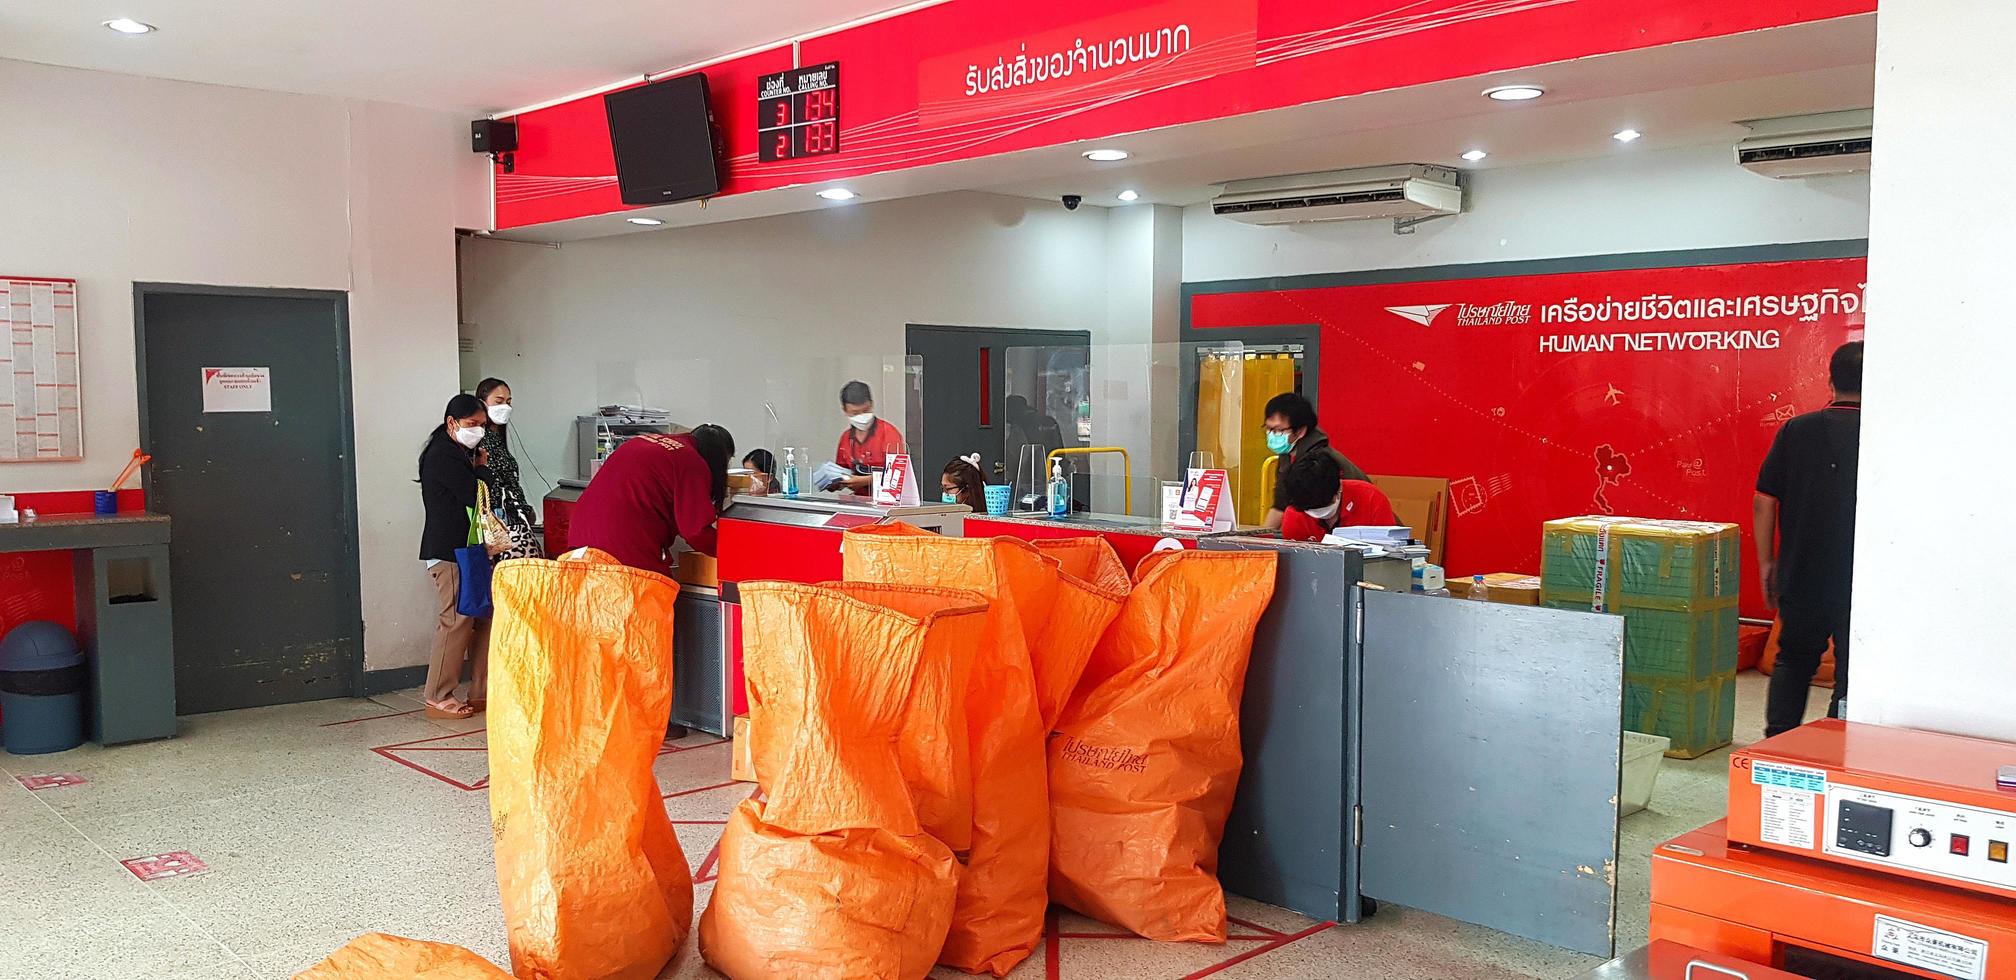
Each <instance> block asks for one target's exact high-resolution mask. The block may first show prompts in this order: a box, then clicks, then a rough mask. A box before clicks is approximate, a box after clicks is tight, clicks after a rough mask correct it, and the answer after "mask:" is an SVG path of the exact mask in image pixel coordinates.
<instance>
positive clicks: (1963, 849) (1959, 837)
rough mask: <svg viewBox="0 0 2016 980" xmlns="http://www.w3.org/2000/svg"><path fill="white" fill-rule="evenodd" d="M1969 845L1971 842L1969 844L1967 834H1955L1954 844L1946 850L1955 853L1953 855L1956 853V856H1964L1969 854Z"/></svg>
mask: <svg viewBox="0 0 2016 980" xmlns="http://www.w3.org/2000/svg"><path fill="white" fill-rule="evenodd" d="M1968 843H1969V842H1968V840H1967V835H1966V834H1954V835H1953V842H1952V843H1951V844H1949V845H1947V848H1946V849H1947V850H1949V851H1952V852H1953V853H1955V854H1962V855H1964V854H1966V853H1967V845H1968Z"/></svg>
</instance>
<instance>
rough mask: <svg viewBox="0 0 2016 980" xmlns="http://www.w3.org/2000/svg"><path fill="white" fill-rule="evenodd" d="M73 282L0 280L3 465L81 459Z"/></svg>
mask: <svg viewBox="0 0 2016 980" xmlns="http://www.w3.org/2000/svg"><path fill="white" fill-rule="evenodd" d="M83 405H84V402H83V397H82V394H81V392H80V391H79V388H78V374H77V280H75V279H35V278H30V277H27V276H0V463H22V462H33V461H36V460H46V461H61V460H77V459H83V458H84V408H83Z"/></svg>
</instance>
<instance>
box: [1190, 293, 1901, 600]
mask: <svg viewBox="0 0 2016 980" xmlns="http://www.w3.org/2000/svg"><path fill="white" fill-rule="evenodd" d="M1865 267H1866V261H1865V260H1864V259H1860V258H1852V259H1820V260H1809V261H1798V262H1774V263H1760V264H1746V265H1723V266H1707V267H1688V268H1669V269H1641V270H1628V271H1612V272H1585V273H1563V274H1557V275H1540V276H1519V277H1505V278H1486V279H1459V280H1449V281H1442V282H1411V283H1395V284H1383V285H1362V286H1335V287H1327V288H1323V287H1310V288H1284V289H1274V290H1258V291H1251V292H1232V293H1215V294H1201V295H1196V296H1194V297H1193V298H1192V300H1191V309H1190V315H1191V325H1192V326H1193V327H1196V328H1202V329H1207V330H1208V329H1212V328H1227V327H1256V326H1278V325H1290V324H1293V325H1304V324H1314V325H1316V327H1317V328H1318V330H1319V331H1320V336H1321V340H1322V350H1321V358H1320V364H1319V365H1318V368H1317V369H1318V371H1319V378H1320V387H1319V389H1318V390H1319V394H1320V400H1321V404H1320V405H1319V406H1318V410H1319V412H1320V414H1321V415H1322V421H1323V427H1324V428H1325V429H1326V430H1328V431H1329V433H1330V435H1331V437H1332V439H1333V440H1334V441H1335V443H1336V445H1337V447H1338V448H1339V449H1340V450H1342V451H1343V453H1344V454H1345V455H1346V456H1349V457H1351V458H1352V460H1353V461H1354V462H1356V463H1358V464H1359V465H1360V466H1362V467H1364V468H1365V469H1366V470H1367V471H1369V472H1372V473H1377V474H1382V475H1393V476H1435V477H1447V478H1449V479H1450V480H1452V481H1453V484H1452V486H1451V488H1450V491H1451V492H1450V497H1451V501H1450V529H1449V540H1448V551H1447V558H1446V563H1447V565H1448V567H1449V569H1450V571H1451V572H1452V573H1454V574H1458V575H1469V574H1473V573H1478V572H1497V571H1512V572H1528V573H1534V572H1538V571H1539V570H1540V568H1539V563H1540V525H1541V523H1543V522H1544V521H1547V520H1550V519H1553V518H1557V517H1568V516H1574V515H1580V514H1592V513H1608V514H1626V515H1630V516H1635V517H1659V518H1679V519H1687V520H1710V521H1730V522H1735V523H1739V524H1742V525H1743V526H1744V529H1745V530H1744V533H1745V535H1746V536H1747V535H1748V533H1749V531H1748V529H1749V523H1750V501H1751V494H1752V488H1753V487H1754V486H1755V485H1756V478H1757V467H1758V466H1759V465H1760V464H1761V463H1762V462H1763V460H1764V454H1765V452H1766V451H1768V450H1769V449H1770V446H1771V439H1772V437H1773V435H1775V434H1776V432H1777V430H1778V426H1779V425H1780V424H1782V423H1783V422H1784V420H1785V419H1787V418H1790V417H1791V416H1792V415H1793V414H1796V413H1799V412H1806V411H1811V410H1814V409H1817V408H1820V407H1821V406H1823V405H1825V404H1826V403H1827V401H1828V398H1829V393H1828V386H1827V360H1828V357H1829V356H1830V355H1831V354H1832V353H1833V351H1834V349H1835V348H1836V347H1838V346H1839V345H1840V344H1841V343H1843V342H1844V341H1846V340H1849V339H1851V336H1852V337H1859V336H1860V328H1861V325H1862V319H1863V317H1862V284H1863V278H1864V269H1865ZM1744 556H1745V557H1744V611H1745V612H1746V614H1752V615H1763V614H1764V610H1763V607H1762V602H1761V597H1760V596H1759V594H1758V591H1757V585H1756V567H1755V562H1754V557H1753V556H1752V552H1751V549H1750V548H1749V547H1748V546H1747V544H1746V547H1745V549H1744Z"/></svg>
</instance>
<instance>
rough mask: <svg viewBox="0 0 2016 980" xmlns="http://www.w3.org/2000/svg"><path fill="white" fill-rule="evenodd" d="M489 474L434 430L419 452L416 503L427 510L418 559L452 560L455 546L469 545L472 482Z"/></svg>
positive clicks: (473, 497) (458, 445)
mask: <svg viewBox="0 0 2016 980" xmlns="http://www.w3.org/2000/svg"><path fill="white" fill-rule="evenodd" d="M488 476H489V473H488V472H487V471H485V470H482V469H480V468H478V467H477V466H476V454H475V453H472V452H470V451H469V450H467V449H464V448H462V444H461V443H458V442H456V441H455V440H453V439H450V438H449V437H448V435H447V433H445V432H436V433H435V434H434V438H433V439H431V440H430V441H428V443H427V448H426V449H425V450H424V451H422V452H421V454H420V504H421V506H422V507H424V508H425V509H426V512H427V526H426V529H425V530H423V531H421V532H420V559H421V560H422V561H426V560H429V559H436V558H438V559H440V560H441V561H454V560H455V549H457V548H464V547H468V545H469V508H471V507H474V506H476V481H477V480H478V479H483V478H487V477H488Z"/></svg>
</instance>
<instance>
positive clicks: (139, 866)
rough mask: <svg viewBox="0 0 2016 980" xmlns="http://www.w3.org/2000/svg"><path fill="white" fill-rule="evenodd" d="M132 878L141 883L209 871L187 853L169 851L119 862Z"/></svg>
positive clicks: (207, 867) (184, 876)
mask: <svg viewBox="0 0 2016 980" xmlns="http://www.w3.org/2000/svg"><path fill="white" fill-rule="evenodd" d="M119 863H120V864H123V865H125V866H126V870H128V871H131V872H133V877H135V878H138V879H140V880H141V881H160V880H162V879H163V878H187V877H189V876H190V875H200V874H202V873H204V872H206V871H209V870H210V866H209V865H207V864H204V863H203V862H202V861H199V860H197V858H196V855H194V854H191V853H189V852H188V851H169V852H168V853H166V854H150V855H148V856H146V857H137V858H127V859H126V860H124V861H121V862H119Z"/></svg>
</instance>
